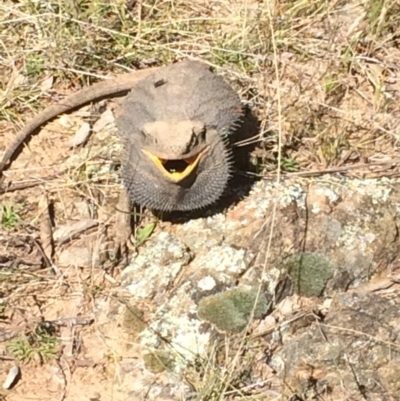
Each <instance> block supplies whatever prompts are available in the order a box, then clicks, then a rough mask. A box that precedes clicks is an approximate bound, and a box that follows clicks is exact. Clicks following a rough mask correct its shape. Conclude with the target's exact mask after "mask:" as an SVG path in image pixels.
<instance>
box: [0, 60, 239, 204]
mask: <svg viewBox="0 0 400 401" xmlns="http://www.w3.org/2000/svg"><path fill="white" fill-rule="evenodd" d="M126 92H129V93H128V95H127V96H126V97H125V98H123V100H122V101H121V102H120V107H119V109H118V110H117V115H116V124H117V128H118V135H119V136H120V138H121V141H122V143H123V149H124V151H123V158H122V163H121V164H122V178H123V181H124V184H125V187H126V189H127V192H128V194H129V197H130V199H131V201H134V202H136V203H138V204H140V205H142V206H147V207H150V208H152V209H156V210H160V211H172V210H194V209H199V208H203V207H205V206H207V205H209V204H211V203H213V202H215V201H216V200H217V199H218V198H219V197H220V196H221V194H222V193H223V191H224V189H225V188H226V186H227V183H228V180H229V177H230V173H231V149H230V146H229V141H230V137H231V134H232V133H233V132H234V130H235V129H236V127H237V125H238V124H239V123H240V120H241V117H242V110H243V109H242V106H241V102H240V99H239V97H238V96H237V94H236V93H235V92H234V91H233V90H232V88H231V87H230V86H229V85H228V84H227V83H225V81H224V80H223V79H222V77H220V76H217V75H215V74H213V73H212V72H211V71H210V69H209V68H208V66H206V65H205V64H203V63H200V62H196V61H188V60H185V61H182V62H178V63H176V64H171V65H167V66H164V67H159V68H153V69H148V70H143V71H135V72H132V73H128V74H123V75H120V76H117V77H116V78H114V79H112V80H110V81H105V82H100V83H97V84H94V85H92V86H90V87H88V88H85V89H82V90H81V91H80V92H78V93H76V94H74V95H71V96H69V97H67V98H66V99H64V100H63V101H61V102H60V103H58V104H56V105H53V106H50V107H49V108H47V109H45V110H44V111H43V112H42V113H40V114H39V115H38V116H37V117H35V118H34V119H32V120H31V121H30V122H29V123H28V124H27V125H26V126H25V127H24V128H23V129H22V131H21V132H20V133H19V134H18V135H17V136H16V138H15V140H14V141H13V142H12V144H11V146H10V147H9V148H8V149H7V150H6V152H5V154H4V156H3V159H2V161H1V163H0V176H1V173H2V171H3V170H4V169H5V167H6V166H7V163H8V162H9V160H10V159H11V158H12V157H13V156H14V153H15V152H16V150H17V149H18V148H19V147H20V146H21V144H22V143H23V142H24V141H25V140H26V139H27V138H28V137H29V136H30V135H31V134H32V133H34V131H36V130H37V129H38V128H39V127H40V126H41V125H43V124H44V123H46V122H48V121H49V120H51V119H52V118H54V117H56V116H57V115H59V114H61V113H64V112H67V111H71V110H72V109H76V108H78V107H80V106H82V105H84V104H86V103H89V102H91V101H94V100H99V99H101V98H105V97H111V96H115V95H121V94H123V93H126Z"/></svg>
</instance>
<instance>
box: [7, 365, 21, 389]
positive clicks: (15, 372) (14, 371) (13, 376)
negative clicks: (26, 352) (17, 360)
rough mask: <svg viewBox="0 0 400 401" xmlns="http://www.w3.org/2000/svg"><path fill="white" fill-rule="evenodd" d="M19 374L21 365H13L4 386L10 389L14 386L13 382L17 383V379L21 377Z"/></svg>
mask: <svg viewBox="0 0 400 401" xmlns="http://www.w3.org/2000/svg"><path fill="white" fill-rule="evenodd" d="M19 374H20V370H19V367H18V366H13V367H12V368H11V369H10V371H9V372H8V375H7V378H6V380H5V381H4V383H3V388H4V389H6V390H8V389H10V388H11V387H12V386H13V384H15V382H16V380H17V379H18V377H19Z"/></svg>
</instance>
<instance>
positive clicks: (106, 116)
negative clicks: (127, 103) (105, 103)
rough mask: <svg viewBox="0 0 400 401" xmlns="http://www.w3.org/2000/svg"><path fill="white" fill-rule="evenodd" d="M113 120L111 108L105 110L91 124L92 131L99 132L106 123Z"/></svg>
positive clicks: (110, 122)
mask: <svg viewBox="0 0 400 401" xmlns="http://www.w3.org/2000/svg"><path fill="white" fill-rule="evenodd" d="M114 120H115V119H114V114H113V112H112V110H106V111H105V112H104V113H103V114H102V115H101V116H100V118H99V119H98V120H97V121H96V122H95V124H94V125H93V132H100V131H101V130H103V129H104V128H105V127H106V126H107V125H108V124H112V123H113V122H114Z"/></svg>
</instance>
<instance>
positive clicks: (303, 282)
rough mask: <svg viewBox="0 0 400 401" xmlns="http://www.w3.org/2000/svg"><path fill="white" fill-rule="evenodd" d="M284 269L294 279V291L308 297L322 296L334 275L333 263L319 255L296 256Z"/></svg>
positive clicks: (299, 254) (291, 258)
mask: <svg viewBox="0 0 400 401" xmlns="http://www.w3.org/2000/svg"><path fill="white" fill-rule="evenodd" d="M284 269H285V270H286V271H287V273H288V274H289V276H290V278H291V279H292V282H293V290H294V291H295V292H296V293H298V294H299V295H304V296H307V297H319V296H321V295H322V293H323V291H324V288H325V286H326V284H327V282H328V280H329V279H330V278H331V277H332V276H333V273H334V268H333V266H332V264H331V262H330V261H329V260H328V259H327V258H326V257H325V256H324V255H321V254H317V253H298V254H294V255H292V256H290V257H289V258H288V259H287V260H286V261H285V262H284Z"/></svg>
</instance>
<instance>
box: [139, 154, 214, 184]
mask: <svg viewBox="0 0 400 401" xmlns="http://www.w3.org/2000/svg"><path fill="white" fill-rule="evenodd" d="M206 151H207V149H204V150H203V151H201V152H199V153H197V154H196V155H194V156H191V157H188V158H186V159H181V160H178V159H177V160H167V159H161V158H159V157H157V156H155V155H153V154H152V153H151V152H149V151H148V150H145V149H142V152H143V153H144V154H145V155H146V156H147V157H148V158H149V159H150V160H152V161H153V163H154V164H155V165H156V166H157V168H158V169H159V170H160V171H161V172H162V173H163V174H164V175H165V176H166V177H167V178H168V179H170V180H171V181H174V182H179V181H182V180H183V179H185V178H186V177H188V176H189V175H190V174H191V173H192V172H193V170H194V169H195V168H196V166H197V165H198V164H199V161H200V158H201V156H202V155H203V153H204V152H206Z"/></svg>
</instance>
